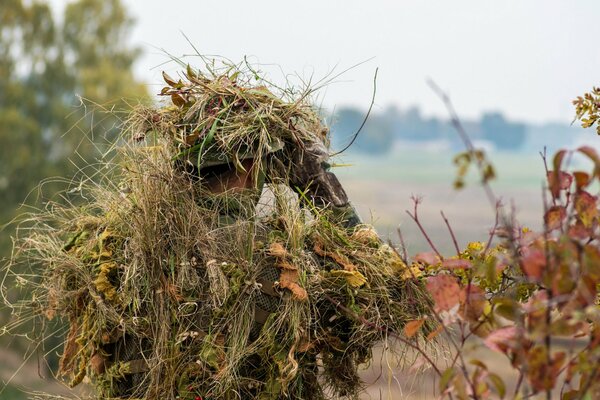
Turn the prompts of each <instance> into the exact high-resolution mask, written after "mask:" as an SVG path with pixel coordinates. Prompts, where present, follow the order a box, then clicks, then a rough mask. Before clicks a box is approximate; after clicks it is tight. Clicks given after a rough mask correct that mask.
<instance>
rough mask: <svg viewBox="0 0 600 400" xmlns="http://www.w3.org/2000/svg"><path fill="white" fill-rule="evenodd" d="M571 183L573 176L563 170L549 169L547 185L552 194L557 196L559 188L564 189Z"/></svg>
mask: <svg viewBox="0 0 600 400" xmlns="http://www.w3.org/2000/svg"><path fill="white" fill-rule="evenodd" d="M571 183H573V176H571V174H569V173H567V172H563V171H549V172H548V187H549V189H550V193H552V196H554V197H558V195H559V194H560V191H561V190H566V189H568V188H569V187H571Z"/></svg>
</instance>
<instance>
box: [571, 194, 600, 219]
mask: <svg viewBox="0 0 600 400" xmlns="http://www.w3.org/2000/svg"><path fill="white" fill-rule="evenodd" d="M596 202H597V199H596V197H595V196H592V195H591V194H589V193H588V192H586V191H585V190H581V191H580V192H578V193H577V196H576V197H575V210H576V211H577V215H578V216H579V219H580V220H581V222H583V226H585V227H586V228H589V227H590V226H591V225H592V222H593V221H594V219H595V218H596V217H597V215H598V208H597V207H596Z"/></svg>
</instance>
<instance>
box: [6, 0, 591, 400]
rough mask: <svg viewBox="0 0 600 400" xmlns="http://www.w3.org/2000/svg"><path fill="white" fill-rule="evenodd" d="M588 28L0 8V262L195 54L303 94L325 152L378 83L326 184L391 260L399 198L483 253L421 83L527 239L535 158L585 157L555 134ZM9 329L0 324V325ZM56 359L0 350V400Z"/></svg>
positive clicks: (474, 1) (137, 8) (119, 4)
mask: <svg viewBox="0 0 600 400" xmlns="http://www.w3.org/2000/svg"><path fill="white" fill-rule="evenodd" d="M598 15H600V3H599V2H597V1H595V0H580V1H577V2H564V1H561V0H544V1H542V0H537V1H529V2H523V1H518V0H507V1H503V2H481V1H478V0H460V1H453V2H446V1H444V0H437V1H428V2H420V1H416V0H415V1H399V0H396V1H392V0H387V1H386V0H372V1H370V2H369V3H368V5H367V4H366V3H365V2H364V1H355V0H346V1H343V2H342V1H328V2H323V1H317V0H305V1H303V2H301V3H293V4H292V3H288V2H281V1H276V0H260V1H255V2H244V1H242V0H231V1H226V2H225V1H223V2H200V1H197V2H192V1H183V0H171V1H169V2H164V1H158V0H146V1H139V0H138V1H135V0H73V1H67V0H48V1H41V0H38V1H36V0H0V205H1V207H0V226H2V230H1V231H0V260H2V263H3V264H4V263H5V261H6V260H7V259H8V258H9V257H10V255H11V248H12V242H11V237H12V235H13V234H14V229H15V226H14V224H10V221H12V220H13V219H14V218H16V217H17V216H18V215H20V214H22V213H23V212H26V211H28V210H31V209H32V207H40V206H42V205H43V203H44V202H45V201H48V200H52V199H56V193H57V192H59V191H60V190H64V189H65V187H67V183H68V182H70V178H71V177H73V176H82V174H81V171H82V170H83V171H84V172H85V169H86V167H88V166H89V165H94V164H96V163H99V162H101V161H102V159H101V156H102V154H103V151H104V150H105V149H106V146H107V145H108V144H109V143H110V142H111V140H112V139H113V138H114V137H115V135H116V134H117V133H118V130H119V126H120V124H121V123H122V121H123V119H124V118H126V115H127V110H128V109H129V108H130V107H131V106H132V105H135V104H137V103H138V102H140V101H142V102H153V101H156V97H155V94H156V93H157V92H158V91H159V90H160V88H161V87H162V79H161V77H160V74H161V71H163V70H165V71H167V72H169V73H170V74H171V75H174V76H176V75H177V71H178V68H179V67H178V65H177V63H175V62H173V61H172V57H177V58H182V59H183V60H184V61H185V62H189V63H190V64H192V65H196V66H200V65H201V64H202V60H201V59H200V57H198V56H197V53H198V52H199V53H201V54H205V55H207V56H210V55H219V56H223V57H227V58H229V59H230V60H232V61H233V62H239V61H241V60H243V59H244V57H247V59H248V61H249V62H251V63H253V64H254V65H255V66H257V68H258V69H259V70H260V71H261V73H263V74H265V75H266V76H268V77H269V79H271V80H272V81H273V82H275V83H277V84H279V85H282V86H285V85H288V84H291V85H296V86H298V87H304V86H307V85H312V86H316V87H321V88H320V90H319V91H317V93H316V94H315V97H314V99H313V101H314V102H315V104H317V105H318V106H319V107H320V108H321V109H322V110H323V115H324V118H325V120H326V121H327V124H328V125H329V126H330V128H331V131H332V151H335V150H340V149H342V148H344V147H345V146H346V145H347V144H348V143H349V142H350V141H351V139H352V137H353V135H354V134H355V133H356V132H357V130H358V129H359V127H360V126H361V124H362V122H363V120H364V118H365V115H366V113H367V109H368V108H369V106H370V103H371V97H372V95H373V90H374V88H373V78H374V73H375V69H376V68H379V72H378V75H377V91H376V96H375V101H374V103H373V107H372V111H371V114H370V117H369V119H368V120H367V122H366V124H365V126H364V128H363V129H362V131H361V132H360V135H359V136H358V137H357V139H356V141H355V143H354V144H353V145H352V146H351V147H350V148H349V149H348V150H346V151H345V152H344V153H342V154H341V155H339V156H337V157H336V159H335V165H334V167H335V169H334V172H335V173H336V174H337V175H338V176H339V177H340V179H341V181H342V183H343V184H344V186H345V188H346V189H347V191H348V194H349V196H350V198H351V199H352V201H353V203H354V204H355V206H356V208H357V209H358V211H359V213H360V214H361V215H362V217H363V219H364V220H365V221H367V222H372V223H373V224H374V225H375V226H376V227H377V229H378V231H379V232H380V234H381V235H382V236H383V237H386V238H387V237H389V238H390V239H391V240H393V241H396V240H397V237H396V233H395V232H396V229H397V228H398V227H400V228H401V230H402V232H403V235H404V239H405V242H406V244H407V247H408V253H409V254H414V253H416V252H419V251H423V250H426V249H427V247H426V243H425V241H424V240H423V238H422V237H421V236H420V233H419V232H418V229H417V228H416V226H414V224H412V223H411V221H410V219H409V218H408V216H407V215H406V213H405V210H407V209H412V200H411V196H421V197H422V198H423V203H422V205H421V206H420V209H419V212H420V215H421V219H422V222H423V224H424V226H425V227H426V228H427V229H428V231H429V233H430V236H431V238H432V239H433V240H434V242H435V243H436V245H437V246H438V247H439V248H440V249H442V250H443V251H444V252H446V253H448V252H450V251H451V249H452V247H451V240H450V236H449V235H448V233H447V231H446V229H445V226H444V225H443V220H442V219H441V216H440V210H443V211H444V213H445V215H446V216H447V217H448V219H449V221H450V223H451V224H452V227H453V229H454V231H455V233H456V235H457V238H458V240H459V244H460V245H461V246H464V245H465V244H466V243H467V242H468V241H475V240H485V239H486V238H487V235H488V232H489V230H490V229H491V228H492V227H493V225H494V219H495V211H494V209H493V207H491V206H490V205H489V203H488V202H487V199H486V198H485V195H484V192H483V191H482V189H481V187H480V186H479V185H478V183H477V176H476V174H473V175H472V176H470V178H469V179H468V180H467V185H466V187H465V188H463V189H462V190H455V189H454V187H453V181H454V178H455V176H456V168H455V166H454V164H453V162H452V160H453V157H454V155H455V154H456V153H458V152H460V151H463V150H464V146H463V144H462V142H461V141H460V139H459V137H458V135H457V134H456V132H455V131H454V129H453V127H452V125H451V123H450V122H449V119H448V114H447V112H446V110H445V108H444V105H443V103H442V101H441V100H440V99H439V98H438V97H437V96H436V94H435V93H434V92H433V91H432V90H431V89H430V88H429V86H428V85H427V84H426V80H427V79H433V80H434V81H435V82H436V83H437V84H438V85H440V86H441V87H442V89H444V90H445V91H447V92H448V93H449V94H450V96H451V98H452V101H453V104H454V106H455V108H456V110H457V112H458V114H459V116H460V118H461V120H462V123H463V125H464V127H465V129H466V131H467V132H468V134H469V135H470V137H471V139H472V140H473V142H474V144H475V147H477V148H482V149H485V150H486V152H487V154H488V157H489V159H490V160H491V162H492V163H493V165H494V167H495V169H496V173H497V176H498V178H497V179H496V180H495V181H493V182H492V187H493V188H494V190H495V192H496V194H497V195H498V196H499V197H501V198H502V200H503V203H504V204H505V205H506V206H507V207H509V208H512V209H514V212H515V214H516V216H517V218H518V220H519V221H520V222H521V223H522V224H523V225H525V226H530V227H538V226H539V224H540V221H541V216H542V185H543V181H544V175H545V172H544V166H543V162H542V158H541V156H540V152H543V151H544V148H547V152H548V154H549V155H551V154H552V153H553V152H554V151H555V150H556V149H558V148H563V147H564V148H575V147H577V146H579V145H582V144H587V145H591V146H594V147H600V142H599V140H598V138H597V137H595V135H594V133H593V132H592V131H587V132H584V131H583V130H582V129H581V128H579V127H578V125H577V124H572V119H573V116H574V112H573V108H572V105H571V101H572V100H573V99H574V98H575V97H577V96H579V95H581V94H583V93H584V92H585V91H588V90H590V89H591V87H592V86H594V85H596V86H597V85H598V84H600V52H598V51H597V50H596V47H595V46H596V45H597V43H596V39H595V38H597V37H599V36H600V24H598V20H597V16H598ZM82 99H85V101H83V100H82ZM78 173H79V174H78ZM65 178H68V179H65ZM76 179H77V178H76ZM40 182H41V184H40ZM71 187H72V186H71ZM75 187H76V185H75ZM3 284H4V285H10V284H11V283H10V282H4V283H3ZM9 321H10V315H9V310H7V309H0V326H7V324H8V323H9ZM58 342H59V339H57V338H54V339H52V338H51V340H50V341H49V342H48V343H47V344H46V345H45V347H44V349H41V348H37V349H32V348H31V346H29V345H28V344H27V342H26V341H25V340H21V339H20V338H10V337H7V336H0V344H2V346H1V349H0V379H1V380H2V381H3V382H4V383H8V384H6V385H5V384H1V385H0V399H20V398H25V397H26V395H25V394H23V393H22V391H23V390H24V391H35V390H41V389H42V388H43V389H44V390H52V391H56V392H62V393H64V391H65V389H64V388H63V387H62V386H60V385H57V384H54V383H52V382H51V380H49V379H41V378H39V377H44V376H48V375H49V373H48V371H47V370H48V368H47V367H46V366H45V364H44V363H42V362H38V361H39V359H40V357H41V354H43V353H45V352H47V353H50V354H55V353H57V352H58V351H59V350H58V349H53V347H52V346H53V344H54V345H55V344H56V343H58ZM23 354H26V355H25V356H24V355H23ZM51 359H55V357H53V358H52V357H51ZM372 375H373V377H376V376H377V373H372ZM373 379H374V378H373ZM384 386H385V390H384V391H383V394H384V397H385V395H386V393H395V394H397V393H399V390H400V385H398V383H397V382H396V381H395V378H394V379H391V378H390V379H388V381H387V383H385V385H384ZM413 387H414V388H416V389H414V390H413V389H411V388H413ZM390 388H391V389H390ZM420 388H421V386H420V385H419V384H416V385H415V384H412V383H411V384H407V383H406V382H405V381H403V385H402V390H403V393H404V394H409V393H411V392H414V396H415V397H414V398H424V397H420V396H421V395H420V393H421V389H420ZM379 389H380V387H379V386H377V385H374V386H373V390H372V391H371V393H372V395H373V397H376V398H379ZM394 396H395V395H394Z"/></svg>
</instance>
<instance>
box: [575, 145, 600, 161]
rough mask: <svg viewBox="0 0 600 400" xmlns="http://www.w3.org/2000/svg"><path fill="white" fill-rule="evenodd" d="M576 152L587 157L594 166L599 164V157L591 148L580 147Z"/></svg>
mask: <svg viewBox="0 0 600 400" xmlns="http://www.w3.org/2000/svg"><path fill="white" fill-rule="evenodd" d="M577 151H578V152H580V153H582V154H585V155H586V156H588V158H589V159H590V160H592V161H593V162H594V163H595V164H598V163H600V157H598V153H597V152H596V150H595V149H594V148H593V147H590V146H581V147H580V148H578V149H577Z"/></svg>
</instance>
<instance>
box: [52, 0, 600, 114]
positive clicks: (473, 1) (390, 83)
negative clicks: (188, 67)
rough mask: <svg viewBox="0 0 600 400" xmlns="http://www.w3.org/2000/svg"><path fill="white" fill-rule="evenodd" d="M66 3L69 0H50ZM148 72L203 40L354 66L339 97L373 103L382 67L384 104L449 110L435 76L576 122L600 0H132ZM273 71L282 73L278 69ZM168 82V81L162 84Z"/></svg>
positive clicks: (270, 59) (478, 97)
mask: <svg viewBox="0 0 600 400" xmlns="http://www.w3.org/2000/svg"><path fill="white" fill-rule="evenodd" d="M50 1H51V3H55V4H64V3H65V2H66V1H67V0H50ZM125 3H126V4H127V6H128V7H129V10H130V12H131V14H132V15H133V16H134V17H135V18H136V20H137V24H136V26H135V28H134V30H133V31H132V37H131V42H132V43H138V44H141V45H142V48H143V50H144V51H145V55H144V57H143V58H142V59H141V60H140V62H139V63H138V64H137V66H136V70H137V72H138V74H139V75H140V76H141V77H143V79H144V80H145V81H146V82H148V83H156V82H159V80H160V70H161V69H162V68H166V69H167V70H170V71H175V69H174V67H173V66H169V65H167V66H166V67H160V68H154V69H153V67H156V66H157V65H159V64H160V63H161V62H163V61H165V60H166V56H165V55H164V54H163V53H161V52H160V51H159V50H157V48H164V49H165V50H167V51H169V52H170V53H171V54H174V55H177V56H180V55H182V54H190V53H192V52H193V50H192V49H191V48H190V46H189V45H188V43H187V42H186V41H185V39H184V38H183V36H182V34H181V33H180V32H184V33H185V34H186V35H187V36H188V37H189V38H190V39H191V41H192V42H193V43H194V44H195V46H196V47H197V48H198V49H199V50H200V51H201V52H203V53H205V54H219V55H222V56H226V57H228V58H230V59H232V60H234V61H238V60H241V59H242V58H243V56H244V55H248V56H251V57H252V58H251V59H252V60H255V61H259V62H261V63H264V64H272V63H274V64H278V65H280V66H281V68H282V69H283V71H285V72H286V73H294V72H297V73H299V74H300V75H302V76H305V77H308V76H310V75H311V74H314V76H315V77H316V78H320V77H323V76H324V75H326V74H327V73H328V72H329V71H331V69H332V68H334V67H335V66H336V65H337V66H338V70H339V71H341V70H343V69H345V68H347V67H349V66H352V65H354V64H356V63H359V62H361V61H365V60H367V59H370V58H374V59H373V60H371V61H369V62H367V63H365V64H363V65H361V66H359V67H357V68H355V69H353V70H351V71H349V72H347V73H346V74H344V75H343V76H342V77H341V78H340V79H338V83H336V84H333V85H330V86H329V87H328V88H327V89H326V91H325V92H323V96H322V97H323V99H322V101H323V104H324V105H325V106H326V107H328V108H332V107H335V106H337V107H340V106H342V105H347V104H350V105H356V106H360V107H363V108H366V107H367V106H368V105H369V102H370V99H371V91H372V78H373V73H374V71H375V68H376V67H379V78H378V89H377V97H376V109H383V108H385V107H386V106H387V105H389V104H396V105H398V106H400V107H407V106H410V105H419V106H420V107H421V109H422V110H423V111H424V112H425V113H426V114H433V115H439V116H445V115H446V113H445V111H444V109H443V106H442V105H441V103H440V101H439V100H438V99H437V98H436V96H435V95H434V94H433V93H432V91H431V90H430V89H429V87H428V86H427V85H426V83H425V79H426V78H427V77H431V78H433V79H434V80H435V81H436V82H438V84H439V85H440V86H441V87H442V88H444V89H445V90H447V91H448V92H449V93H450V94H451V97H452V100H453V102H454V104H455V107H456V108H457V110H458V112H459V113H460V114H461V116H463V117H476V116H478V115H479V114H480V113H481V112H484V111H489V110H500V111H502V112H504V113H505V114H506V115H508V117H509V118H511V119H519V120H526V121H531V122H543V121H562V122H567V123H568V122H571V120H572V117H573V110H572V106H571V100H572V99H573V98H574V97H575V96H577V95H579V94H582V93H583V92H584V91H587V90H589V89H590V88H591V87H592V86H593V85H596V86H598V85H600V50H599V49H600V43H599V40H600V19H599V18H600V1H599V0H570V1H567V0H501V1H491V0H451V1H449V0H431V1H428V0H411V1H408V0H395V1H392V0H369V1H365V0H344V1H333V0H329V1H327V0H302V1H293V2H292V1H283V0H253V1H248V0H221V1H219V0H212V1H202V0H196V1H192V0H188V1H184V0H170V1H164V0H125ZM273 77H274V79H275V80H277V79H278V78H281V75H280V74H279V75H273ZM156 88H157V91H158V86H156Z"/></svg>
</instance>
